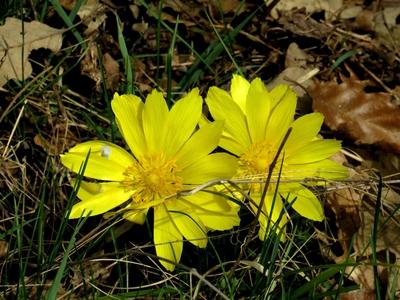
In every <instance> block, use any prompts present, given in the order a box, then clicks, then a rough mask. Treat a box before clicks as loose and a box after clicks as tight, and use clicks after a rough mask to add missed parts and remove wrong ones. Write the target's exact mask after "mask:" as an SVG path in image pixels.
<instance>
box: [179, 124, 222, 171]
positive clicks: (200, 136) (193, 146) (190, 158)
mask: <svg viewBox="0 0 400 300" xmlns="http://www.w3.org/2000/svg"><path fill="white" fill-rule="evenodd" d="M223 127H224V122H223V121H215V122H213V123H208V124H206V125H204V126H203V127H201V128H200V129H199V130H197V131H196V132H195V133H194V134H193V136H191V137H190V139H189V140H188V141H187V142H186V143H185V145H184V146H183V147H182V148H181V149H180V150H179V152H178V153H177V155H176V161H177V164H178V165H179V167H180V168H183V169H184V168H186V167H187V166H189V165H191V164H192V163H194V162H195V161H197V160H198V159H200V158H202V157H204V156H206V155H208V154H209V153H210V152H212V151H213V150H214V149H215V148H217V146H218V143H219V140H220V137H221V134H222V130H223Z"/></svg>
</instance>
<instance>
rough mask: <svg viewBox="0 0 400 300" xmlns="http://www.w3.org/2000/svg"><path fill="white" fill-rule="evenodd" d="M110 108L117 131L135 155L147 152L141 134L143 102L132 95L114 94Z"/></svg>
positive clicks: (139, 155)
mask: <svg viewBox="0 0 400 300" xmlns="http://www.w3.org/2000/svg"><path fill="white" fill-rule="evenodd" d="M111 108H112V110H113V112H114V114H115V119H116V121H117V125H118V128H119V131H120V132H121V134H122V136H123V137H124V139H125V141H126V143H127V144H128V146H129V148H130V149H131V151H132V153H133V154H134V155H135V157H141V156H143V154H144V153H146V152H147V146H146V141H145V139H144V135H143V127H142V110H143V102H142V100H140V98H139V97H136V96H134V95H121V96H120V95H118V94H117V93H115V94H114V98H113V100H112V101H111Z"/></svg>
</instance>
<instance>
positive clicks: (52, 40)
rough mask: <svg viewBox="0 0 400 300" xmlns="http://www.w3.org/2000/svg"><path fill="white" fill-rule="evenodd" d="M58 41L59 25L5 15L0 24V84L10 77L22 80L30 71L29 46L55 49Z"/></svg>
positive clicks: (59, 41)
mask: <svg viewBox="0 0 400 300" xmlns="http://www.w3.org/2000/svg"><path fill="white" fill-rule="evenodd" d="M61 43H62V31H61V30H59V29H55V28H52V27H50V26H47V25H45V24H43V23H40V22H37V21H32V22H23V21H21V20H19V19H16V18H7V19H6V22H5V23H4V25H3V26H0V87H1V86H3V85H4V84H6V83H7V81H8V80H10V79H18V80H22V79H24V78H27V77H29V76H30V75H31V73H32V66H31V64H30V63H29V61H28V57H29V54H30V53H31V51H32V50H34V49H39V48H48V49H50V50H52V51H54V52H57V51H59V50H60V49H61Z"/></svg>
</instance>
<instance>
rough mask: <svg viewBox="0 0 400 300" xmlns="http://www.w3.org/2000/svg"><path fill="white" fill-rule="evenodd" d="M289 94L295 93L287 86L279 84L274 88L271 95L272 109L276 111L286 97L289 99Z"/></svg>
mask: <svg viewBox="0 0 400 300" xmlns="http://www.w3.org/2000/svg"><path fill="white" fill-rule="evenodd" d="M288 92H292V93H293V91H292V90H291V89H290V87H289V86H288V85H286V84H278V85H277V86H276V87H274V88H273V89H272V90H271V91H270V95H271V98H272V101H271V109H274V108H275V107H276V105H277V104H278V103H279V102H281V101H282V100H283V99H284V98H285V97H287V93H288Z"/></svg>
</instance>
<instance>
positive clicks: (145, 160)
mask: <svg viewBox="0 0 400 300" xmlns="http://www.w3.org/2000/svg"><path fill="white" fill-rule="evenodd" d="M179 171H180V170H179V168H178V166H177V165H176V163H175V161H174V160H172V159H166V158H165V157H164V155H162V154H146V155H144V156H143V157H141V158H140V159H139V160H138V161H137V162H135V163H134V164H133V165H130V166H129V167H128V168H127V169H126V171H125V173H124V175H125V179H124V180H123V181H122V183H121V184H122V185H123V186H124V187H125V188H126V189H131V190H134V191H135V192H134V193H133V195H132V200H133V201H134V202H135V203H137V204H139V203H145V202H150V201H154V200H159V199H162V198H165V197H167V196H170V195H173V194H175V193H176V192H177V191H179V190H180V189H181V188H182V185H183V183H182V182H183V181H182V178H181V177H180V176H178V175H177V172H179Z"/></svg>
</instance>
